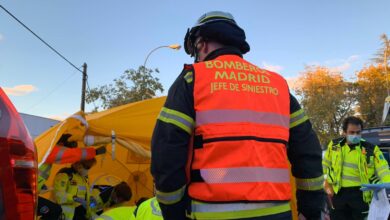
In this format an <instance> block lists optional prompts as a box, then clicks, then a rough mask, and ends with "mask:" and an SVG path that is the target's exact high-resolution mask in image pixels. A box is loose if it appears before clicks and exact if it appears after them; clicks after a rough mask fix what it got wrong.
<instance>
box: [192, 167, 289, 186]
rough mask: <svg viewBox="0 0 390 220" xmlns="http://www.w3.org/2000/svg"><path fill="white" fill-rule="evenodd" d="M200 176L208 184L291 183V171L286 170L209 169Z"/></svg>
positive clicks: (261, 168) (257, 168)
mask: <svg viewBox="0 0 390 220" xmlns="http://www.w3.org/2000/svg"><path fill="white" fill-rule="evenodd" d="M200 175H201V176H202V178H203V179H204V181H205V182H207V183H244V182H246V183H250V182H272V183H289V182H290V174H289V170H288V169H284V168H266V167H235V168H209V169H201V170H200Z"/></svg>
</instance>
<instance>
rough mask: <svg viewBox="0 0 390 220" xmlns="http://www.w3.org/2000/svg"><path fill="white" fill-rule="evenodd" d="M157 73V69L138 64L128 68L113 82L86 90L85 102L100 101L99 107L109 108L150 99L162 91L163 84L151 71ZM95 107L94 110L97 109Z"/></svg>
mask: <svg viewBox="0 0 390 220" xmlns="http://www.w3.org/2000/svg"><path fill="white" fill-rule="evenodd" d="M153 72H156V73H159V71H158V69H155V70H154V71H153V70H152V69H148V68H145V67H144V66H140V67H139V68H138V70H134V69H128V70H126V71H125V72H124V73H123V74H122V75H121V76H120V77H119V79H114V82H113V84H111V83H110V84H108V85H103V86H98V87H96V88H92V89H91V90H90V91H88V92H87V95H86V102H87V103H92V102H95V101H100V102H101V103H102V105H101V108H103V109H109V108H112V107H115V106H120V105H124V104H127V103H131V102H137V101H141V100H145V99H150V98H153V97H154V96H156V93H157V92H163V91H164V89H163V86H162V84H161V83H160V81H159V79H158V78H157V77H153V75H152V73H153ZM97 110H98V108H95V109H94V111H97Z"/></svg>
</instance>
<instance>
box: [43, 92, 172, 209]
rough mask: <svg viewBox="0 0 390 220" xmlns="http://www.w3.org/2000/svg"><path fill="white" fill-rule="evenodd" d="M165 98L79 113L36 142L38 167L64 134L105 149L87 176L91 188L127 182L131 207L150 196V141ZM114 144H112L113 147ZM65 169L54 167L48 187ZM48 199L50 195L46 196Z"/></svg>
mask: <svg viewBox="0 0 390 220" xmlns="http://www.w3.org/2000/svg"><path fill="white" fill-rule="evenodd" d="M164 102H165V97H160V98H155V99H150V100H146V101H141V102H136V103H131V104H127V105H123V106H119V107H116V108H112V109H109V110H107V111H103V112H99V113H94V114H90V115H87V116H86V117H85V118H84V114H83V113H82V112H78V113H76V114H74V115H72V116H70V117H69V118H67V119H66V120H64V121H63V122H61V123H59V124H57V125H56V126H54V127H52V128H50V129H49V130H47V131H46V132H44V133H43V134H42V135H40V136H38V137H37V138H36V139H35V144H36V146H37V149H38V161H39V164H40V165H41V164H43V163H44V161H45V159H46V157H47V156H48V154H49V153H50V151H51V149H52V148H53V146H54V145H55V143H56V142H57V141H58V139H59V138H60V137H61V135H62V134H63V133H71V134H72V136H71V138H72V139H73V140H75V141H78V143H79V146H82V145H84V142H87V143H94V146H100V145H107V150H108V151H107V153H106V155H103V156H98V157H97V160H98V164H97V165H96V166H94V167H93V168H92V169H91V170H90V173H89V177H90V184H91V185H92V184H110V185H113V184H116V183H117V182H119V181H126V182H128V183H129V185H130V187H131V188H132V190H133V194H134V195H133V199H132V200H131V203H134V201H135V200H138V199H139V198H140V197H152V196H153V181H152V178H151V175H150V172H149V169H150V141H151V134H152V132H153V128H154V125H155V123H156V119H157V116H158V114H159V112H160V109H161V107H162V106H163V104H164ZM112 143H114V144H112ZM64 166H69V164H68V165H55V166H54V167H53V169H52V172H51V175H50V178H49V180H48V182H47V185H48V186H49V187H50V186H51V185H52V181H53V178H54V176H55V173H56V172H57V171H58V170H59V169H60V168H61V167H64ZM46 197H50V195H46Z"/></svg>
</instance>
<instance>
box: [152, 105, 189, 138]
mask: <svg viewBox="0 0 390 220" xmlns="http://www.w3.org/2000/svg"><path fill="white" fill-rule="evenodd" d="M158 119H160V120H161V121H163V122H166V123H170V124H174V125H176V126H177V127H179V128H181V129H183V130H184V131H185V132H187V133H188V134H192V130H193V128H194V124H195V122H194V119H192V118H191V117H189V116H188V115H186V114H184V113H181V112H179V111H175V110H172V109H169V108H166V107H163V108H162V109H161V112H160V115H159V117H158Z"/></svg>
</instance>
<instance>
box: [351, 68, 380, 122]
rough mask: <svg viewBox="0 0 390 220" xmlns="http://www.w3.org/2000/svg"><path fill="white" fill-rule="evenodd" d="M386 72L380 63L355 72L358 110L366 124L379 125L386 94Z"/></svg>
mask: <svg viewBox="0 0 390 220" xmlns="http://www.w3.org/2000/svg"><path fill="white" fill-rule="evenodd" d="M386 76H387V75H386V74H384V72H383V67H382V66H381V65H377V66H374V65H370V66H369V67H365V68H363V69H362V70H361V71H359V72H358V73H357V77H358V80H357V87H358V91H359V92H358V96H357V97H358V102H359V112H360V113H361V114H362V118H363V119H364V120H365V124H366V126H369V127H376V126H379V125H380V123H381V119H382V112H383V105H384V100H385V98H386V96H387V86H386Z"/></svg>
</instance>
